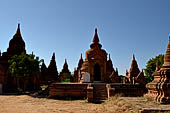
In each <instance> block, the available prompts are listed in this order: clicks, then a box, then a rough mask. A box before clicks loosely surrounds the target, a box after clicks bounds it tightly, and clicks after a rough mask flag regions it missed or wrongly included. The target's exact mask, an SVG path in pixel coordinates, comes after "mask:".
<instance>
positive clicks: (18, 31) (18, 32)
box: [16, 23, 21, 34]
mask: <svg viewBox="0 0 170 113" xmlns="http://www.w3.org/2000/svg"><path fill="white" fill-rule="evenodd" d="M16 34H21V32H20V24H19V23H18V28H17V32H16Z"/></svg>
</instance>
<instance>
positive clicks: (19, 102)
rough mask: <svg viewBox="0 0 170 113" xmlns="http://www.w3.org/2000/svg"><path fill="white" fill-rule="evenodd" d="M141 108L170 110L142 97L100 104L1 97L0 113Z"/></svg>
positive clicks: (126, 112) (120, 112) (105, 112)
mask: <svg viewBox="0 0 170 113" xmlns="http://www.w3.org/2000/svg"><path fill="white" fill-rule="evenodd" d="M143 108H155V109H158V108H161V109H170V105H159V104H156V103H154V102H153V101H148V100H147V99H145V98H143V97H120V96H115V97H112V98H110V99H109V100H107V101H105V102H103V103H102V104H94V103H88V102H87V101H86V100H56V99H47V98H35V97H32V96H28V95H20V96H15V95H10V96H9V95H6V96H5V95H1V96H0V113H137V112H138V110H140V109H143Z"/></svg>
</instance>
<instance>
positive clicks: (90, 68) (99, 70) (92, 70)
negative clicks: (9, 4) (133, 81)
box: [74, 28, 119, 83]
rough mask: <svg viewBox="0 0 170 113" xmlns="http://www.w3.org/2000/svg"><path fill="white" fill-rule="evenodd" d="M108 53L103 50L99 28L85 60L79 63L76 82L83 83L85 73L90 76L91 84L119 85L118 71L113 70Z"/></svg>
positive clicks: (75, 74) (75, 77) (75, 76)
mask: <svg viewBox="0 0 170 113" xmlns="http://www.w3.org/2000/svg"><path fill="white" fill-rule="evenodd" d="M107 55H108V54H107V52H106V51H105V50H104V49H102V45H101V44H100V43H99V37H98V33H97V28H96V29H95V34H94V37H93V41H92V44H91V45H90V49H89V50H87V51H86V53H85V60H83V58H82V54H81V58H80V60H79V63H78V67H77V70H75V73H74V80H75V82H81V83H82V82H83V81H84V75H85V73H88V74H89V75H90V81H89V82H95V81H97V82H105V83H108V82H110V83H118V82H119V79H118V70H117V69H116V70H115V69H114V68H113V64H112V60H111V58H110V55H109V59H108V58H107Z"/></svg>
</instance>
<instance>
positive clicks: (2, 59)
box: [0, 24, 39, 91]
mask: <svg viewBox="0 0 170 113" xmlns="http://www.w3.org/2000/svg"><path fill="white" fill-rule="evenodd" d="M21 53H24V54H26V50H25V42H24V40H23V39H22V36H21V32H20V24H18V28H17V32H16V33H15V35H14V36H13V38H12V39H11V40H10V42H9V47H8V49H7V52H3V53H2V55H0V84H2V86H3V91H13V90H16V88H17V81H16V79H17V78H16V77H12V76H11V75H10V73H9V70H8V68H9V63H8V60H9V59H10V58H11V57H12V56H14V55H20V54H21ZM26 87H27V88H28V89H35V87H39V74H38V73H36V74H35V76H34V78H30V77H28V78H27V82H26Z"/></svg>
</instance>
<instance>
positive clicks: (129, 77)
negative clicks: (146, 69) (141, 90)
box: [124, 55, 146, 85]
mask: <svg viewBox="0 0 170 113" xmlns="http://www.w3.org/2000/svg"><path fill="white" fill-rule="evenodd" d="M124 83H130V84H135V83H139V84H141V85H145V84H146V79H145V76H144V73H143V70H142V72H140V70H139V68H138V64H137V61H136V60H135V56H134V55H133V59H132V63H131V67H130V69H129V72H128V71H126V76H125V80H124Z"/></svg>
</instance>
